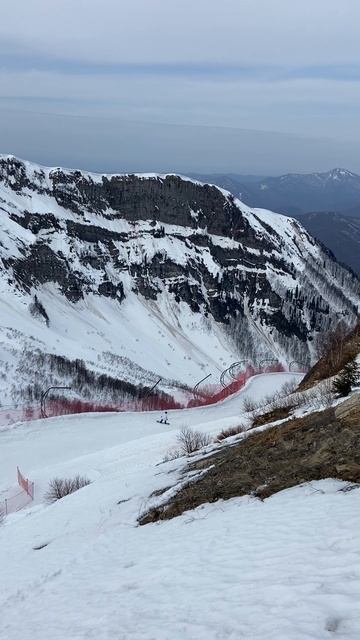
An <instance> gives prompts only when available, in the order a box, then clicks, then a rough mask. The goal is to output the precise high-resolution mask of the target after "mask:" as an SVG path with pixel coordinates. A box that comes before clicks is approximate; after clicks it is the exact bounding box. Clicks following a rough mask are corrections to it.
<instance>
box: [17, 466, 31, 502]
mask: <svg viewBox="0 0 360 640" xmlns="http://www.w3.org/2000/svg"><path fill="white" fill-rule="evenodd" d="M16 469H17V479H18V485H19V487H21V488H22V489H24V491H26V493H27V494H28V496H30V498H31V499H32V500H33V499H34V483H33V482H30V480H29V479H28V478H24V476H23V474H22V473H21V471H20V469H19V467H17V468H16Z"/></svg>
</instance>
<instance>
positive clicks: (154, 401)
mask: <svg viewBox="0 0 360 640" xmlns="http://www.w3.org/2000/svg"><path fill="white" fill-rule="evenodd" d="M284 371H286V369H285V367H284V366H283V365H282V364H281V363H280V362H277V363H274V364H271V365H269V366H265V367H261V368H255V367H252V366H248V367H247V368H246V369H245V371H242V372H240V373H239V374H238V375H237V376H236V378H235V379H233V380H232V381H231V382H229V384H228V385H226V386H225V387H223V386H221V385H220V384H217V385H206V386H205V385H204V386H202V387H200V388H199V389H198V390H197V391H196V393H195V394H193V393H192V392H190V391H189V392H188V399H186V396H185V397H184V392H183V391H182V395H183V398H184V399H183V401H177V400H175V399H174V398H171V397H170V396H169V395H167V396H164V395H162V394H161V393H160V394H156V392H155V393H153V394H151V395H148V396H146V395H145V396H144V397H143V398H133V399H132V398H129V400H125V401H122V402H121V403H113V404H105V403H101V402H90V401H85V400H79V399H74V398H65V397H57V398H49V400H47V402H46V415H47V416H48V417H56V416H62V415H73V414H78V413H95V412H96V413H103V412H123V411H165V410H171V409H186V408H190V407H201V406H206V405H211V404H215V403H216V402H221V401H222V400H225V398H228V397H229V396H230V395H232V394H233V393H236V392H238V391H240V390H241V389H242V388H243V387H244V386H245V384H246V382H247V381H248V380H249V379H250V378H251V377H253V376H255V375H259V374H263V373H280V372H284ZM299 372H300V371H299ZM301 373H303V371H301ZM41 417H42V416H41V409H40V405H33V406H25V407H10V408H7V409H6V408H3V409H0V428H1V427H2V426H8V425H11V424H14V423H16V422H25V421H28V420H36V419H38V418H41Z"/></svg>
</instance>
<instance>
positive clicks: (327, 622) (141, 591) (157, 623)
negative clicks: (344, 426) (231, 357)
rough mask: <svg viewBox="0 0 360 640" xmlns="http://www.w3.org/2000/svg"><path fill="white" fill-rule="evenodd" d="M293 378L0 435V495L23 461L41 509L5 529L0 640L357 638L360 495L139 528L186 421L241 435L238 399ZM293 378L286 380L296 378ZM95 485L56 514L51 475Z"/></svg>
mask: <svg viewBox="0 0 360 640" xmlns="http://www.w3.org/2000/svg"><path fill="white" fill-rule="evenodd" d="M289 377H290V374H271V375H266V376H257V377H256V378H253V379H252V380H251V381H249V383H248V384H247V386H246V388H245V389H244V390H243V391H242V392H240V393H238V394H236V395H234V396H232V397H231V398H228V399H227V400H225V401H224V402H222V403H219V404H218V405H216V406H211V407H205V408H196V409H191V410H186V411H181V412H180V411H173V412H170V421H171V425H170V427H164V426H163V425H160V424H158V423H156V419H157V418H158V415H159V413H157V412H153V413H145V414H117V415H114V414H111V415H108V414H105V415H104V414H95V415H81V416H67V417H64V418H53V419H50V420H48V421H34V422H32V423H26V424H21V425H14V426H13V427H12V428H9V429H7V430H4V431H2V432H0V447H1V451H2V453H3V460H2V462H3V464H2V465H1V468H0V486H1V487H3V488H6V486H7V484H8V483H9V482H10V481H11V479H12V477H13V474H14V469H13V465H14V464H16V463H19V462H20V463H21V465H23V467H24V469H23V470H24V471H25V472H26V474H28V475H29V476H30V478H31V479H34V480H35V482H36V501H35V504H34V505H33V506H32V507H31V508H30V509H26V510H23V511H21V512H18V513H16V514H13V515H11V516H9V517H8V518H7V519H6V521H5V524H4V525H3V526H1V527H0V553H1V560H0V562H1V580H0V603H1V619H0V620H1V621H0V638H1V639H4V640H15V639H16V640H18V639H19V638H21V639H22V640H49V639H50V638H51V640H65V639H68V640H85V639H89V638H96V640H113V639H115V638H116V639H117V640H130V639H131V640H226V639H230V640H235V639H236V640H239V639H241V638H246V640H260V639H261V640H264V639H266V640H326V639H329V638H332V637H334V638H343V639H344V640H349V639H350V640H358V638H359V631H360V606H359V600H360V542H359V536H358V531H359V527H360V509H359V499H360V491H359V490H358V489H355V490H353V491H349V492H339V491H338V490H339V488H342V487H343V486H344V483H341V482H338V481H335V480H325V481H321V482H317V483H311V484H306V485H302V486H299V487H295V488H293V489H289V490H287V491H283V492H281V493H279V494H276V495H274V496H272V497H271V498H270V499H268V500H266V501H265V502H260V501H257V500H254V499H252V498H250V497H247V496H245V497H242V498H236V499H232V500H230V501H227V502H223V501H220V502H216V503H214V504H210V505H209V504H206V505H203V506H201V507H199V508H198V509H196V510H194V511H191V512H187V513H185V514H184V515H183V516H181V517H179V518H176V519H174V520H171V521H168V522H161V523H157V524H151V525H147V526H145V527H138V526H137V524H136V522H137V518H138V516H139V514H140V513H142V512H143V511H145V510H146V508H147V506H148V505H149V502H150V501H151V500H149V496H150V494H151V493H152V492H153V491H154V490H157V489H161V488H165V487H168V486H171V485H173V484H175V482H176V478H177V477H178V476H177V472H178V470H180V468H181V467H182V466H183V465H184V459H180V460H174V461H172V462H170V463H166V464H158V463H159V462H160V461H161V460H162V458H163V457H164V454H165V453H166V451H167V450H168V448H169V447H171V446H173V445H174V444H176V433H177V430H178V429H179V427H181V425H182V424H187V425H189V426H193V427H196V428H199V429H201V430H203V431H206V432H209V433H211V434H212V435H215V434H216V433H218V432H219V431H220V430H221V429H222V428H224V427H225V426H231V425H232V424H239V422H240V421H241V415H240V414H241V404H242V400H243V398H244V397H245V396H246V395H251V397H253V398H260V397H262V396H264V395H267V394H268V393H270V392H271V391H272V390H275V389H276V388H279V387H280V386H281V385H282V384H283V382H284V380H289ZM292 377H294V375H293V376H292ZM74 473H85V474H87V475H89V477H90V478H91V479H92V483H91V484H90V485H89V486H87V487H85V488H83V489H81V490H80V491H78V492H77V493H75V494H73V495H70V496H67V497H66V498H64V499H62V500H61V501H58V502H57V503H55V504H53V505H51V506H45V505H44V504H42V495H43V492H44V491H45V489H46V484H47V482H48V480H49V478H52V477H54V476H55V475H60V476H62V477H66V476H69V475H73V474H74Z"/></svg>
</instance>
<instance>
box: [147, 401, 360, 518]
mask: <svg viewBox="0 0 360 640" xmlns="http://www.w3.org/2000/svg"><path fill="white" fill-rule="evenodd" d="M359 445H360V395H357V396H354V397H352V398H350V399H348V400H346V401H345V402H344V403H342V404H341V405H339V406H338V407H335V408H330V409H326V410H325V411H321V412H317V413H313V414H311V415H308V416H305V417H303V418H294V419H291V420H288V421H287V422H286V423H284V424H282V425H280V426H278V427H274V428H270V429H267V430H266V431H262V432H258V433H253V434H251V433H250V434H249V436H248V437H247V439H246V440H244V441H242V442H240V443H238V444H236V445H232V446H227V447H224V449H222V450H221V451H219V452H216V453H215V454H213V455H211V456H207V457H206V458H204V459H202V460H200V461H198V462H195V463H194V464H192V465H189V466H188V467H187V469H186V471H194V470H201V469H205V468H207V467H209V466H210V465H213V466H212V467H211V469H209V471H208V472H207V473H206V474H204V475H203V476H201V477H200V479H199V480H198V481H197V482H192V483H189V484H188V485H187V486H185V487H183V488H182V489H181V490H180V491H179V492H178V493H177V494H176V495H175V496H174V498H173V499H172V500H170V501H169V502H168V503H167V504H166V505H162V506H161V507H158V508H154V509H152V510H150V511H149V512H148V513H147V514H145V515H144V516H143V517H142V518H141V519H140V520H139V522H140V524H147V523H148V522H154V521H156V520H162V519H169V518H174V517H175V516H178V515H180V514H182V513H183V512H184V511H187V510H189V509H194V508H196V507H198V506H199V505H200V504H203V503H205V502H214V501H216V500H219V499H224V500H227V499H229V498H233V497H236V496H242V495H247V494H252V495H255V496H257V497H259V498H260V499H264V498H267V497H268V496H270V495H272V494H273V493H276V492H277V491H281V490H283V489H286V488H288V487H292V486H294V485H297V484H301V483H302V482H308V481H311V480H321V479H322V478H331V477H332V478H340V479H342V480H346V481H349V482H360V446H359Z"/></svg>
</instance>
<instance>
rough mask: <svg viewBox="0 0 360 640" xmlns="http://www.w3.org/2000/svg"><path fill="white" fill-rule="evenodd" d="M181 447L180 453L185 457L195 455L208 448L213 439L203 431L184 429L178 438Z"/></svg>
mask: <svg viewBox="0 0 360 640" xmlns="http://www.w3.org/2000/svg"><path fill="white" fill-rule="evenodd" d="M177 440H178V443H179V445H180V451H181V452H182V454H183V455H184V454H185V455H188V454H189V453H194V451H198V450H199V449H201V448H202V447H206V446H207V445H208V444H210V442H211V438H210V436H209V435H208V434H207V433H201V431H193V430H192V429H189V428H188V427H183V428H182V429H181V431H180V433H179V434H178V436H177Z"/></svg>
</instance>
